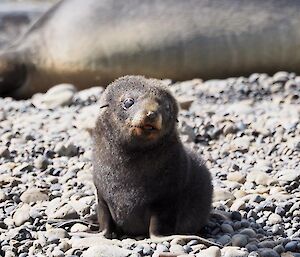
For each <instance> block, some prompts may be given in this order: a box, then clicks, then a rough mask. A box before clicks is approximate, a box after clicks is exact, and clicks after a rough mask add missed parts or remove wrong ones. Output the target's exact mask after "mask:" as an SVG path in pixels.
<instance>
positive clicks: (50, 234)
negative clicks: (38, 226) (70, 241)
mask: <svg viewBox="0 0 300 257" xmlns="http://www.w3.org/2000/svg"><path fill="white" fill-rule="evenodd" d="M45 236H46V237H47V238H48V239H53V238H59V239H60V238H68V237H69V234H68V232H67V231H66V230H64V229H63V228H51V229H49V230H47V232H46V234H45Z"/></svg>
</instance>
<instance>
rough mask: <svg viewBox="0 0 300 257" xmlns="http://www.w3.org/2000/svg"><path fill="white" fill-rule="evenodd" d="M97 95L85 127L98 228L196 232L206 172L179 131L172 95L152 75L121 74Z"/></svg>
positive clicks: (205, 206)
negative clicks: (92, 121) (97, 105)
mask: <svg viewBox="0 0 300 257" xmlns="http://www.w3.org/2000/svg"><path fill="white" fill-rule="evenodd" d="M100 102H101V111H100V114H99V117H98V119H97V122H96V127H95V129H94V131H93V132H92V138H93V167H94V172H93V177H94V184H95V186H96V189H97V196H98V219H99V224H100V230H101V231H103V233H104V235H105V236H107V237H111V235H112V234H113V233H115V234H117V235H123V234H125V235H130V236H138V235H150V236H161V235H165V236H167V235H171V234H195V233H197V232H199V231H200V229H201V228H202V227H203V226H204V225H205V223H206V222H207V219H208V217H209V213H210V210H211V202H212V184H211V177H210V173H209V171H208V170H207V168H206V167H205V165H204V162H203V160H201V158H200V157H199V156H198V155H197V154H196V153H195V152H193V151H191V150H190V149H188V148H186V147H184V145H183V144H182V142H181V141H180V139H179V136H178V132H177V129H176V124H177V123H176V122H177V114H178V105H177V102H176V100H175V98H174V97H173V96H172V95H171V93H170V92H169V91H168V90H167V88H166V87H164V86H163V85H162V83H161V82H160V81H158V80H155V79H146V78H144V77H142V76H125V77H122V78H119V79H117V80H116V81H114V82H113V83H111V84H110V85H109V86H108V87H107V88H106V90H105V91H104V93H103V95H102V96H101V100H100Z"/></svg>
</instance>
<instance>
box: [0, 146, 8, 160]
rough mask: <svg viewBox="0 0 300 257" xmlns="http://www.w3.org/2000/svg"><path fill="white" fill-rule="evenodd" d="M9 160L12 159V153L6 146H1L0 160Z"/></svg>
mask: <svg viewBox="0 0 300 257" xmlns="http://www.w3.org/2000/svg"><path fill="white" fill-rule="evenodd" d="M1 157H2V158H5V159H8V158H10V151H9V150H8V148H7V147H6V146H0V158H1Z"/></svg>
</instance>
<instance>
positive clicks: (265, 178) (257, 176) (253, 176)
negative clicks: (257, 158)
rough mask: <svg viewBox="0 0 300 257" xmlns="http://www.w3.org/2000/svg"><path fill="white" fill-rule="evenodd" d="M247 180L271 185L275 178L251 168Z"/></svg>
mask: <svg viewBox="0 0 300 257" xmlns="http://www.w3.org/2000/svg"><path fill="white" fill-rule="evenodd" d="M247 181H249V182H255V183H256V184H257V185H265V186H267V185H271V184H272V183H274V182H275V180H274V179H273V178H272V177H271V176H270V175H268V174H266V173H264V172H262V171H259V170H252V171H250V173H248V175H247Z"/></svg>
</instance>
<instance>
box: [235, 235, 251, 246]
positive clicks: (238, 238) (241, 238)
mask: <svg viewBox="0 0 300 257" xmlns="http://www.w3.org/2000/svg"><path fill="white" fill-rule="evenodd" d="M248 239H249V238H248V236H246V235H243V234H236V235H234V236H233V237H232V240H231V244H232V246H239V247H244V246H246V244H248Z"/></svg>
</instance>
